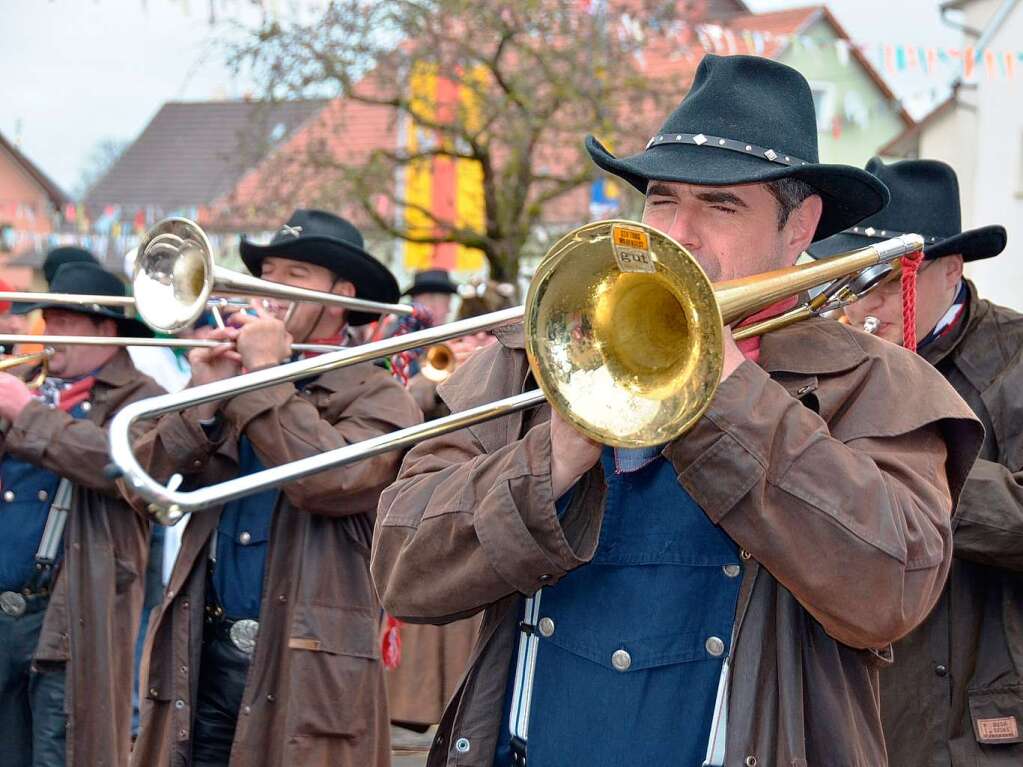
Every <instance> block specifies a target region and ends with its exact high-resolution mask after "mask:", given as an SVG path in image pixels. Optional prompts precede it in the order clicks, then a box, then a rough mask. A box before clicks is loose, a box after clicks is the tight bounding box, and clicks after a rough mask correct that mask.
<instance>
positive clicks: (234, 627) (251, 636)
mask: <svg viewBox="0 0 1023 767" xmlns="http://www.w3.org/2000/svg"><path fill="white" fill-rule="evenodd" d="M258 635H259V621H254V620H252V619H251V618H243V619H242V620H240V621H235V622H234V623H232V624H231V631H230V637H231V644H233V645H234V646H235V647H237V648H238V649H239V650H241V651H242V652H243V653H245V654H246V655H252V651H253V650H255V649H256V637H257V636H258Z"/></svg>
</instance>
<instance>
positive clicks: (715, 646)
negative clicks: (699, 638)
mask: <svg viewBox="0 0 1023 767" xmlns="http://www.w3.org/2000/svg"><path fill="white" fill-rule="evenodd" d="M704 647H706V648H707V652H708V653H710V654H711V655H713V656H714V657H715V658H717V657H718V656H720V655H721V654H722V653H723V652H724V651H725V643H724V642H722V641H721V639H720V638H719V637H709V638H708V639H707V641H706V642H704Z"/></svg>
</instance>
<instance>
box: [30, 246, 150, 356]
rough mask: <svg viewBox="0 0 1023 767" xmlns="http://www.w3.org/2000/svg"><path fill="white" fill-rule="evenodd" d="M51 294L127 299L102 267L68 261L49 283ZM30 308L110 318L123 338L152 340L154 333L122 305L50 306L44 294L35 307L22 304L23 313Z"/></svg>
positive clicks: (53, 304) (117, 281)
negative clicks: (60, 310) (129, 313)
mask: <svg viewBox="0 0 1023 767" xmlns="http://www.w3.org/2000/svg"><path fill="white" fill-rule="evenodd" d="M50 292H52V293H74V294H76V295H96V296H126V295H128V292H127V291H126V290H125V287H124V283H123V282H121V281H120V280H119V279H117V277H116V276H114V275H113V274H111V273H110V272H108V271H107V270H106V269H104V268H103V267H102V266H100V265H99V264H97V263H94V262H92V261H71V262H70V263H67V264H64V265H63V266H61V267H60V268H59V269H57V273H56V274H55V275H54V276H53V281H52V282H51V283H50ZM33 309H64V310H65V311H69V312H77V313H78V314H88V315H90V316H92V317H99V318H102V319H111V320H115V321H116V322H117V334H118V335H119V336H122V337H132V338H136V337H139V336H141V337H145V338H151V337H152V335H153V331H152V330H151V329H150V327H149V326H148V325H146V324H145V323H144V322H142V321H141V320H136V319H134V318H132V317H128V316H126V315H125V311H124V307H123V306H102V305H100V304H85V305H82V306H78V305H73V306H68V305H66V304H56V303H49V302H47V301H46V294H45V293H44V294H43V295H42V296H41V300H40V301H39V302H38V303H35V304H25V305H23V308H22V313H24V312H30V311H32V310H33Z"/></svg>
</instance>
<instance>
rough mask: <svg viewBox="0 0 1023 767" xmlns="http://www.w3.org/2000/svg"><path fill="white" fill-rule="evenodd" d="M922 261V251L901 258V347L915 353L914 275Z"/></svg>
mask: <svg viewBox="0 0 1023 767" xmlns="http://www.w3.org/2000/svg"><path fill="white" fill-rule="evenodd" d="M923 259H924V253H923V251H922V250H918V251H917V252H916V253H912V254H910V255H908V256H903V257H902V345H903V346H904V347H906V348H907V349H909V350H910V351H911V352H915V351H916V273H917V271H918V270H919V269H920V262H921V261H923Z"/></svg>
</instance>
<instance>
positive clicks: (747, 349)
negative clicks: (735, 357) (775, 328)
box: [735, 296, 799, 362]
mask: <svg viewBox="0 0 1023 767" xmlns="http://www.w3.org/2000/svg"><path fill="white" fill-rule="evenodd" d="M797 303H799V298H798V296H792V297H791V298H785V299H782V300H781V301H779V302H778V303H776V304H771V305H770V306H768V307H767V308H766V309H761V310H760V311H759V312H757V313H756V314H754V315H751V316H749V317H747V318H746V319H744V320H743V321H742V322H740V323H739V324H738V325H736V326H735V327H737V328H742V327H746V326H747V325H752V324H753V323H754V322H760V320H766V319H770V318H771V317H777V316H778V315H779V314H784V313H785V312H787V311H788V310H789V309H792V308H793V307H795V305H796V304H797ZM735 345H736V346H738V347H739V351H741V352H742V355H743V356H744V357H745V358H746V359H748V360H750V361H752V362H760V336H752V337H750V338H744V339H743V340H742V341H736V342H735Z"/></svg>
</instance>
